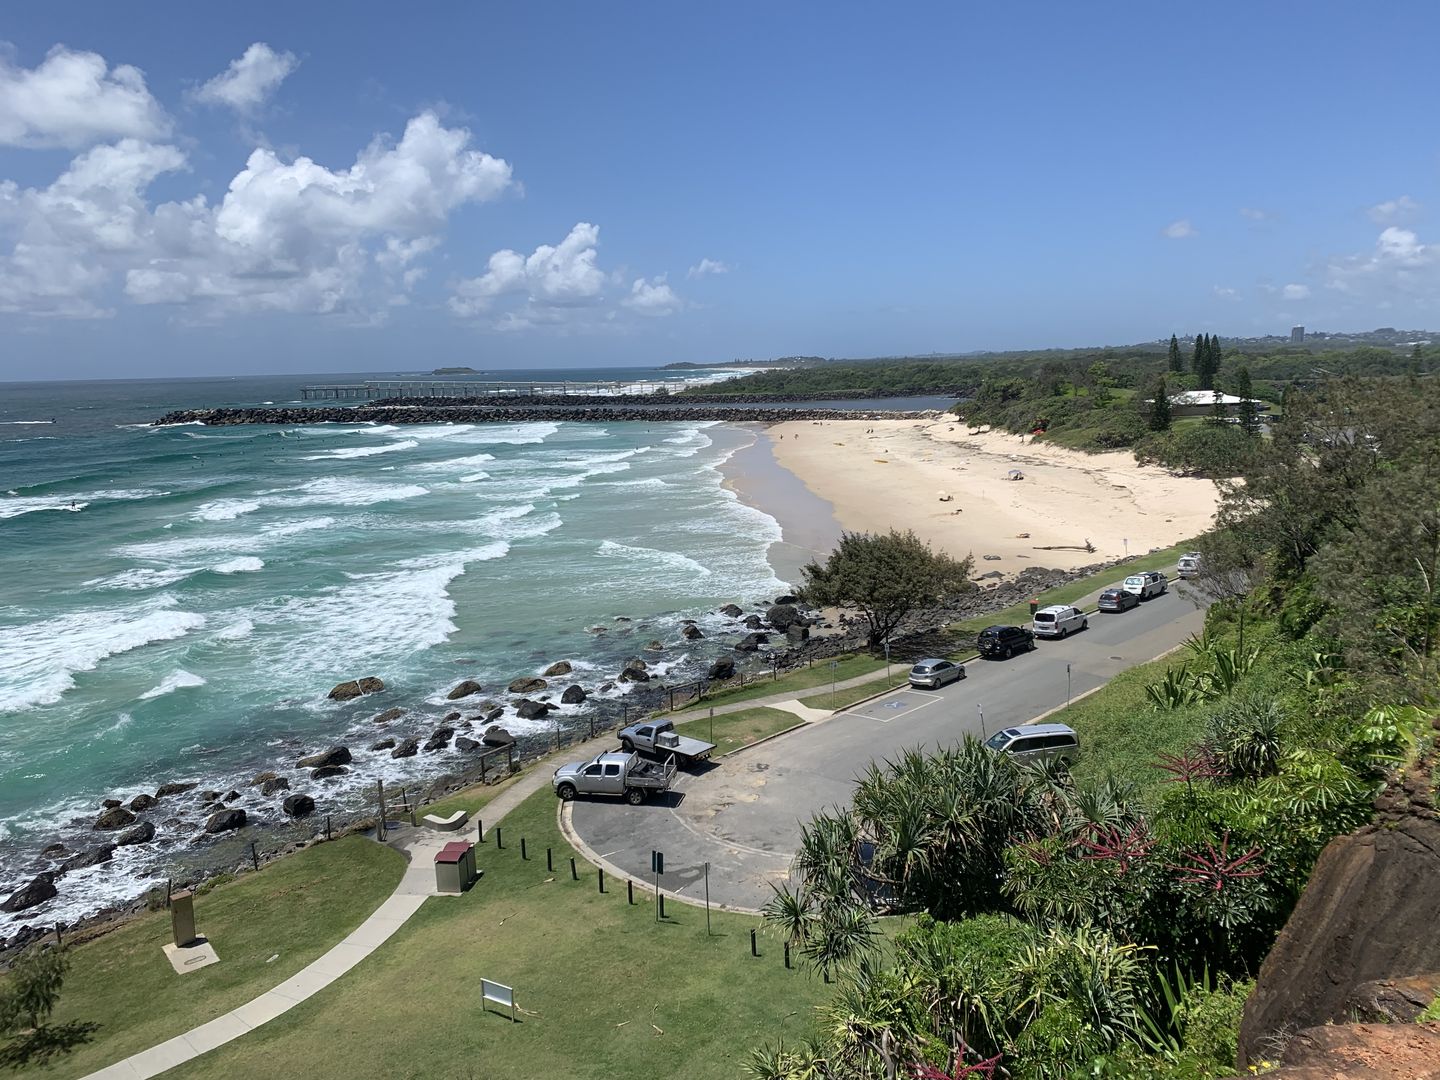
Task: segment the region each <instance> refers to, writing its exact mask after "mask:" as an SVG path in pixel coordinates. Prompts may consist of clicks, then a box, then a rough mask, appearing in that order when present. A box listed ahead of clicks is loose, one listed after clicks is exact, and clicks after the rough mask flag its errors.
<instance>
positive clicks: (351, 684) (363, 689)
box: [329, 675, 385, 701]
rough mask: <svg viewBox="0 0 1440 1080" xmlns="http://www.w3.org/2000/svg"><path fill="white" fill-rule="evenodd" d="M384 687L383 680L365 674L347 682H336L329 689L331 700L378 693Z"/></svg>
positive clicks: (350, 698)
mask: <svg viewBox="0 0 1440 1080" xmlns="http://www.w3.org/2000/svg"><path fill="white" fill-rule="evenodd" d="M384 689H385V681H384V680H383V679H377V678H376V677H375V676H373V675H367V676H365V678H363V679H350V680H349V681H348V682H342V683H337V684H336V685H335V688H334V689H333V690H331V691H330V694H329V697H330V700H331V701H351V700H353V699H355V698H357V697H360V696H361V695H362V694H378V693H379V692H380V691H381V690H384Z"/></svg>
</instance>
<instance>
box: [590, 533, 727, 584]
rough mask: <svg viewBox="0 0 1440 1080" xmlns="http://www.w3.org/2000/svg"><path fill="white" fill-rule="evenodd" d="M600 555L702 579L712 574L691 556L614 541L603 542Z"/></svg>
mask: <svg viewBox="0 0 1440 1080" xmlns="http://www.w3.org/2000/svg"><path fill="white" fill-rule="evenodd" d="M599 554H600V555H603V556H605V557H606V558H612V559H628V560H630V561H632V562H637V563H648V564H650V565H651V566H654V565H660V566H667V567H670V568H671V569H674V570H682V571H684V572H685V573H686V574H699V575H700V576H701V577H709V576H710V573H711V571H710V568H709V567H706V566H702V565H701V564H700V563H698V562H696V561H695V560H694V559H692V558H690V556H688V555H682V554H680V552H678V551H662V550H660V549H659V548H648V547H631V546H630V545H629V544H617V543H616V542H615V541H613V540H602V541H601V542H600V547H599Z"/></svg>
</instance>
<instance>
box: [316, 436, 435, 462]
mask: <svg viewBox="0 0 1440 1080" xmlns="http://www.w3.org/2000/svg"><path fill="white" fill-rule="evenodd" d="M419 445H420V444H419V443H418V442H416V441H415V440H414V439H402V440H400V441H399V442H392V443H386V444H385V445H384V446H347V447H342V448H339V449H335V450H321V451H320V453H318V454H307V455H305V457H304V458H303V459H302V460H304V461H325V460H336V461H347V460H349V459H351V458H365V457H374V456H375V455H376V454H393V453H395V451H397V450H413V449H415V447H417V446H419Z"/></svg>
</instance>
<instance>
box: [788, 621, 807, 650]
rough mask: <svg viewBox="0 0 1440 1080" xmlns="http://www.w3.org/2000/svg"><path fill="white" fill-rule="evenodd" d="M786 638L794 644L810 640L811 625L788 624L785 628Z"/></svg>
mask: <svg viewBox="0 0 1440 1080" xmlns="http://www.w3.org/2000/svg"><path fill="white" fill-rule="evenodd" d="M785 640H786V641H788V642H789V643H790V644H792V645H799V644H800V643H801V642H802V641H809V640H810V627H808V626H800V625H798V624H797V625H795V626H787V627H786V628H785Z"/></svg>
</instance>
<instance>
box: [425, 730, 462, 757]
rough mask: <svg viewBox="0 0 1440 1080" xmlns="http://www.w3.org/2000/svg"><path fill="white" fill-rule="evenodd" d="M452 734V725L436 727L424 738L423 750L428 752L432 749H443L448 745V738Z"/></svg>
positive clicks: (453, 732) (453, 731)
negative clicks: (428, 736)
mask: <svg viewBox="0 0 1440 1080" xmlns="http://www.w3.org/2000/svg"><path fill="white" fill-rule="evenodd" d="M454 734H455V729H454V728H452V727H439V728H436V729H435V730H434V731H432V732H431V733H430V738H428V739H426V740H425V747H424V749H425V752H426V753H430V752H431V751H433V750H444V749H445V747H447V746H449V745H450V738H451V736H453V735H454Z"/></svg>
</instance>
